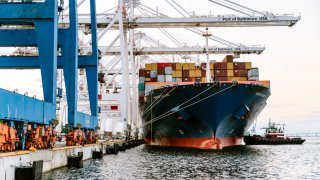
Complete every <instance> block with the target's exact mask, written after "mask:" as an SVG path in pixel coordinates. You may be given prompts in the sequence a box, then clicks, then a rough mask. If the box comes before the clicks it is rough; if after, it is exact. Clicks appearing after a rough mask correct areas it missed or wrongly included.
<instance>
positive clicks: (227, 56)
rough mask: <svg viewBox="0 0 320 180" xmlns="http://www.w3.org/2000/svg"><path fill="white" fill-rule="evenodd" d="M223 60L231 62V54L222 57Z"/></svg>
mask: <svg viewBox="0 0 320 180" xmlns="http://www.w3.org/2000/svg"><path fill="white" fill-rule="evenodd" d="M222 61H223V62H233V55H226V57H224V59H223V60H222Z"/></svg>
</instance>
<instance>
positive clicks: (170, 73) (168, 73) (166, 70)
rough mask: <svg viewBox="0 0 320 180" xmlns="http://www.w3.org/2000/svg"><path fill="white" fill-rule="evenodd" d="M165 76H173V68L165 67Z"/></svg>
mask: <svg viewBox="0 0 320 180" xmlns="http://www.w3.org/2000/svg"><path fill="white" fill-rule="evenodd" d="M164 74H166V75H172V67H165V68H164Z"/></svg>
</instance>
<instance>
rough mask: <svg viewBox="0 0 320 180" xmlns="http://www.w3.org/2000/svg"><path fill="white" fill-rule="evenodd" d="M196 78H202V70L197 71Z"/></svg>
mask: <svg viewBox="0 0 320 180" xmlns="http://www.w3.org/2000/svg"><path fill="white" fill-rule="evenodd" d="M196 77H201V70H200V69H197V70H196Z"/></svg>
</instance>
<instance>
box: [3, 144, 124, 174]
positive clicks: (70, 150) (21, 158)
mask: <svg viewBox="0 0 320 180" xmlns="http://www.w3.org/2000/svg"><path fill="white" fill-rule="evenodd" d="M122 143H123V141H122V140H117V141H106V142H100V143H97V144H90V145H84V146H64V147H57V148H53V149H46V150H37V151H36V152H31V151H16V152H9V153H0V179H5V180H11V179H14V177H15V169H16V167H21V166H32V164H33V162H34V161H39V160H43V173H45V172H48V171H51V170H53V169H56V168H60V167H64V166H67V162H68V157H69V156H74V155H78V152H83V160H87V159H91V158H92V155H93V152H94V151H97V150H102V153H103V154H106V149H107V148H106V147H107V146H108V145H112V146H113V145H114V144H117V145H118V144H122Z"/></svg>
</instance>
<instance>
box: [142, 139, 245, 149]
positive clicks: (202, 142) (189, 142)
mask: <svg viewBox="0 0 320 180" xmlns="http://www.w3.org/2000/svg"><path fill="white" fill-rule="evenodd" d="M144 140H145V143H146V145H151V146H163V147H180V148H196V149H222V148H224V147H228V146H237V145H243V138H242V137H228V138H161V139H153V141H152V143H151V139H150V138H145V139H144Z"/></svg>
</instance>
